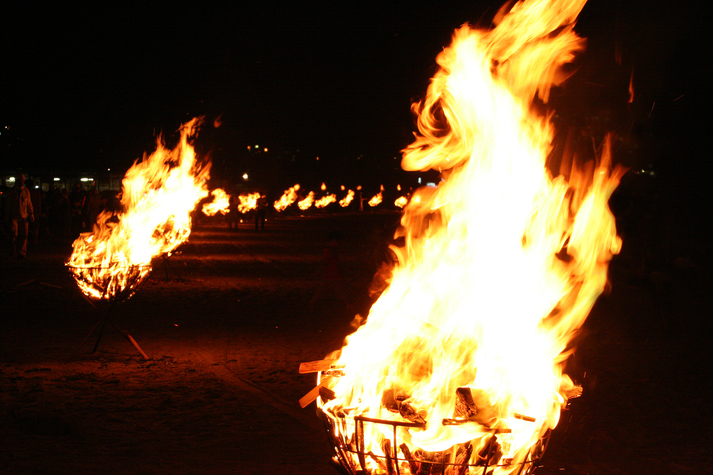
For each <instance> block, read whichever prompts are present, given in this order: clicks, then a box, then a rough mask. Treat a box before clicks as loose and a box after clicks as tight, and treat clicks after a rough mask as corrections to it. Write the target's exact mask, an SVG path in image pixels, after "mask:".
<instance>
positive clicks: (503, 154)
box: [318, 0, 622, 475]
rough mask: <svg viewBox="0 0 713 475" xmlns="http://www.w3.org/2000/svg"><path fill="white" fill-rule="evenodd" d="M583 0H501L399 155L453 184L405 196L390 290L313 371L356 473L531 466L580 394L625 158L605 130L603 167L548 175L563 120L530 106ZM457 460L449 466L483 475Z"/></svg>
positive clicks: (462, 41) (426, 105) (547, 83)
mask: <svg viewBox="0 0 713 475" xmlns="http://www.w3.org/2000/svg"><path fill="white" fill-rule="evenodd" d="M583 5H584V1H582V0H577V1H572V2H570V1H569V0H566V1H565V0H554V1H553V0H549V1H544V0H527V1H524V2H519V3H516V4H508V6H507V7H505V8H504V9H503V10H501V11H500V12H499V13H498V15H497V16H496V18H495V20H494V24H495V25H496V27H495V28H494V29H492V30H490V31H485V30H476V29H473V28H471V27H468V26H464V27H462V28H460V29H459V30H457V31H456V32H455V34H454V38H453V43H452V45H451V46H450V47H448V48H447V49H445V50H444V51H443V52H441V53H440V54H439V55H438V58H437V61H438V64H439V65H440V70H439V72H438V73H437V74H436V76H435V77H434V78H433V80H432V81H431V83H430V86H429V89H428V94H427V97H426V99H425V100H424V101H423V102H422V103H420V104H415V105H414V107H413V109H414V111H415V112H417V113H418V114H419V115H418V128H419V132H420V134H419V135H418V136H417V138H416V140H415V142H414V143H413V144H412V145H411V146H409V147H408V148H407V149H406V150H405V151H404V156H403V162H402V165H403V168H404V169H406V170H424V171H425V170H428V169H436V170H440V171H442V172H444V174H443V175H444V177H445V178H446V180H445V181H442V182H441V183H440V184H439V185H438V186H437V187H431V188H422V189H420V190H418V191H417V192H416V193H415V194H414V197H413V199H412V200H411V201H410V202H409V204H408V205H407V206H406V208H405V209H404V214H403V217H402V220H401V224H402V228H401V229H400V230H399V232H398V233H397V236H402V237H404V239H405V244H404V246H403V247H400V248H394V251H395V252H396V255H397V264H396V265H395V267H394V269H393V272H392V276H391V280H390V286H389V287H388V288H387V289H386V290H385V291H384V292H383V294H382V295H381V296H380V298H379V299H378V301H377V302H376V303H375V304H374V305H373V307H372V308H371V310H370V312H369V315H368V319H367V320H366V323H365V324H363V325H362V326H361V327H360V328H359V329H358V330H357V331H356V332H355V333H353V334H352V335H350V336H349V337H348V338H347V344H346V346H345V347H344V348H343V349H342V350H340V351H338V352H336V353H335V354H333V355H332V356H331V357H330V358H329V359H330V360H333V362H332V365H331V368H332V369H330V370H327V371H326V372H325V373H320V376H319V378H320V384H321V386H323V387H324V388H325V391H323V392H322V393H321V394H322V397H321V398H319V399H318V404H319V405H320V407H321V409H322V411H323V413H324V416H325V417H326V418H327V419H328V421H329V423H330V425H331V427H332V430H333V432H334V437H335V440H338V441H341V442H339V445H340V446H341V447H343V448H345V449H344V450H345V451H344V452H343V453H344V457H345V458H344V460H343V462H342V463H343V465H345V466H348V467H349V468H350V469H351V470H352V473H356V472H357V471H360V470H362V469H364V470H366V473H387V472H388V473H393V468H391V467H392V466H393V465H397V466H398V468H399V471H400V473H402V474H412V475H413V474H415V473H416V472H418V473H432V472H430V471H429V470H430V467H431V465H430V464H431V462H425V461H424V460H437V461H440V462H442V463H444V464H446V463H449V464H451V463H462V464H470V465H479V466H481V467H482V466H483V465H484V464H486V463H487V464H488V467H490V468H488V470H489V471H488V473H493V474H494V475H500V474H509V473H514V472H517V471H518V470H522V468H523V467H525V469H526V470H525V471H524V472H521V473H531V469H532V470H534V468H533V464H532V461H533V460H536V458H537V457H539V455H537V454H538V453H539V454H541V447H540V446H539V445H538V444H539V441H540V440H541V439H542V438H543V437H544V436H545V435H546V434H547V432H548V430H550V429H552V428H554V427H555V426H556V425H557V422H558V420H559V413H560V410H561V408H562V407H563V406H564V405H565V404H566V402H567V398H568V397H570V396H572V395H576V394H577V388H576V387H575V386H574V385H573V383H572V381H571V380H570V378H569V377H568V376H566V375H564V374H563V373H562V367H563V363H564V361H565V360H566V358H567V356H568V354H569V351H571V350H570V349H569V346H568V345H569V344H570V341H571V338H572V336H573V335H574V334H575V332H576V331H577V330H578V329H579V328H580V326H581V325H582V324H583V322H584V320H585V319H586V317H587V314H588V313H589V311H590V309H591V307H592V306H593V304H594V302H595V300H596V298H597V297H598V296H599V294H600V293H601V292H602V291H603V289H604V287H605V284H606V279H607V268H608V262H609V260H610V259H611V257H612V255H613V254H616V253H618V252H619V249H620V246H621V240H620V239H619V237H618V236H617V235H616V229H615V225H614V218H613V216H612V214H611V212H610V210H609V208H608V204H607V202H608V199H609V197H610V195H611V193H612V192H613V190H614V189H615V188H616V186H617V184H618V180H619V178H620V177H621V174H622V170H620V169H616V170H615V171H614V172H613V173H612V172H611V171H610V157H609V149H608V143H607V144H604V145H605V146H604V152H603V156H602V157H601V160H600V163H599V164H598V165H597V166H596V167H593V169H594V173H593V174H592V173H589V174H587V173H585V172H583V171H581V170H579V169H577V168H576V167H574V169H573V171H572V173H571V175H570V176H569V177H564V176H558V177H556V178H553V177H552V175H550V173H549V172H548V171H547V169H546V168H545V158H546V157H547V154H548V152H549V150H550V143H551V140H552V137H553V129H552V126H551V125H550V123H549V122H548V121H547V119H546V118H545V117H542V116H541V115H540V114H539V113H538V112H536V111H535V110H534V108H533V109H531V105H532V103H533V100H534V98H535V96H536V95H538V96H539V98H540V100H541V101H543V102H546V101H547V98H548V94H549V90H550V87H551V86H552V85H553V84H555V83H556V80H557V79H559V78H560V76H558V74H559V71H560V66H562V65H563V64H564V63H566V62H568V61H570V60H571V59H572V57H573V55H574V53H575V52H577V51H578V50H581V49H582V47H583V41H582V40H581V39H580V38H579V37H577V36H576V34H575V33H574V31H573V25H574V22H575V19H576V17H577V15H578V14H579V11H580V10H581V9H582V7H583ZM508 9H509V10H508ZM590 170H591V168H590ZM370 204H371V203H370ZM374 419H376V420H380V421H383V420H388V421H392V422H396V423H398V424H397V425H394V426H387V425H381V424H378V423H367V424H365V423H364V420H367V421H368V420H372V421H373V420H374ZM359 427H361V428H360V429H358V428H359ZM397 439H398V440H397ZM355 440H356V442H353V441H355ZM357 446H358V447H357ZM362 449H363V450H362ZM356 452H361V453H362V454H369V455H368V456H366V457H365V456H363V455H362V456H358V455H357V454H356ZM482 454H484V455H482ZM429 457H436V458H429ZM439 457H440V458H439ZM483 457H485V460H484V459H483ZM395 458H398V461H394V460H395ZM523 464H529V465H523ZM386 466H389V467H390V468H389V469H388V470H387V469H385V467H386ZM434 466H437V464H435V465H434ZM424 470H426V471H424ZM457 470H458V471H456V469H454V468H453V467H451V466H449V467H448V468H447V469H445V470H444V472H443V473H453V474H455V473H475V472H474V471H472V470H473V469H467V468H462V469H457ZM462 470H467V472H466V471H462ZM490 470H492V471H490ZM438 473H441V471H440V470H439V471H438ZM477 473H481V472H477ZM482 473H484V472H482Z"/></svg>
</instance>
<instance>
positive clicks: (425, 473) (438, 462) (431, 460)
mask: <svg viewBox="0 0 713 475" xmlns="http://www.w3.org/2000/svg"><path fill="white" fill-rule="evenodd" d="M414 456H415V457H416V458H417V459H419V460H420V461H421V463H420V464H419V467H418V471H417V472H416V474H417V475H440V474H442V473H443V469H444V468H445V467H444V465H443V452H428V451H425V450H421V449H418V450H417V451H416V452H415V453H414Z"/></svg>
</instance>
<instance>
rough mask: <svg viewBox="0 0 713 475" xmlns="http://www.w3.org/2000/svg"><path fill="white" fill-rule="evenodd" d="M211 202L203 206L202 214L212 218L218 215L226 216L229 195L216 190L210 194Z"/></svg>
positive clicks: (221, 190) (228, 210) (218, 189)
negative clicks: (211, 196)
mask: <svg viewBox="0 0 713 475" xmlns="http://www.w3.org/2000/svg"><path fill="white" fill-rule="evenodd" d="M211 195H213V201H211V202H210V203H206V204H204V205H203V214H205V215H206V216H214V215H216V214H218V213H221V214H228V213H229V212H230V195H229V194H227V193H226V192H225V191H224V190H223V189H221V188H216V189H215V190H213V191H212V192H211Z"/></svg>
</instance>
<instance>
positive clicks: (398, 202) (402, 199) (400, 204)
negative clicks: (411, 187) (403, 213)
mask: <svg viewBox="0 0 713 475" xmlns="http://www.w3.org/2000/svg"><path fill="white" fill-rule="evenodd" d="M394 204H395V205H396V206H397V207H399V208H403V207H404V206H406V205H407V204H408V198H406V197H405V196H399V197H398V198H396V201H394Z"/></svg>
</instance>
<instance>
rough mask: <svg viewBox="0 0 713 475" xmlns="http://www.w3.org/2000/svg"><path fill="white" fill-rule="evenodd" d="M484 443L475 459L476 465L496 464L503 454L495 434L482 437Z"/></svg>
mask: <svg viewBox="0 0 713 475" xmlns="http://www.w3.org/2000/svg"><path fill="white" fill-rule="evenodd" d="M483 441H484V444H483V446H482V447H481V448H480V450H479V451H478V454H477V456H476V459H475V463H476V465H485V466H488V467H490V466H493V465H497V464H498V462H499V461H500V458H501V457H502V456H503V451H502V447H501V446H500V442H499V441H498V438H497V436H496V435H495V434H493V435H490V436H488V437H486V438H484V439H483Z"/></svg>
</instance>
